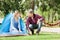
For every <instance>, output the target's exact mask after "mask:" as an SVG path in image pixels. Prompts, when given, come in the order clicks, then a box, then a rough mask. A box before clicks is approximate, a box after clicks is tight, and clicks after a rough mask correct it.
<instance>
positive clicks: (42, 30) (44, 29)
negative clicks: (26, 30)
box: [41, 27, 60, 33]
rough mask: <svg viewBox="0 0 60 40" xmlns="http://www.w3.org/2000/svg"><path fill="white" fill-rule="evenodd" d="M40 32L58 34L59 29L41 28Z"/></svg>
mask: <svg viewBox="0 0 60 40" xmlns="http://www.w3.org/2000/svg"><path fill="white" fill-rule="evenodd" d="M41 32H55V33H60V28H59V27H58V28H51V27H42V28H41Z"/></svg>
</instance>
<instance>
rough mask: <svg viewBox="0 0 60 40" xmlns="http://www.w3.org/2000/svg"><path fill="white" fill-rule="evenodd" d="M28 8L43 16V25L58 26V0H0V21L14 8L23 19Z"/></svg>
mask: <svg viewBox="0 0 60 40" xmlns="http://www.w3.org/2000/svg"><path fill="white" fill-rule="evenodd" d="M28 9H33V10H34V13H36V14H39V15H41V16H43V17H44V18H45V22H46V24H45V23H44V25H45V26H48V25H49V26H50V27H51V26H54V27H55V26H57V27H60V0H0V21H2V20H3V18H4V17H5V16H6V15H7V14H9V13H10V12H11V11H12V12H13V11H14V10H19V11H20V12H21V13H22V14H23V19H24V20H25V17H26V13H27V11H28ZM0 23H1V22H0Z"/></svg>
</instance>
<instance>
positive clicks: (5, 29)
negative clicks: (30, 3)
mask: <svg viewBox="0 0 60 40" xmlns="http://www.w3.org/2000/svg"><path fill="white" fill-rule="evenodd" d="M12 17H13V14H11V13H10V14H8V15H7V16H6V17H5V18H4V20H3V22H2V25H1V28H0V36H2V35H3V36H10V35H25V34H27V31H26V25H25V23H24V22H23V20H22V19H21V18H20V19H19V23H20V28H21V31H22V32H10V24H11V18H12Z"/></svg>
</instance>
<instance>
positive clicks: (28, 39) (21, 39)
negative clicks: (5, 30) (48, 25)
mask: <svg viewBox="0 0 60 40" xmlns="http://www.w3.org/2000/svg"><path fill="white" fill-rule="evenodd" d="M0 40H60V34H56V33H46V32H41V33H40V35H31V36H15V37H0Z"/></svg>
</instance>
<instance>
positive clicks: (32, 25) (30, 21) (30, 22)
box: [26, 9, 43, 34]
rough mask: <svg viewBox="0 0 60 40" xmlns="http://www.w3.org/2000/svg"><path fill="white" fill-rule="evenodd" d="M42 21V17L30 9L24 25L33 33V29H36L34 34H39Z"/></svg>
mask: <svg viewBox="0 0 60 40" xmlns="http://www.w3.org/2000/svg"><path fill="white" fill-rule="evenodd" d="M42 21H43V17H41V16H39V15H37V14H34V13H33V10H32V9H30V10H29V11H28V18H27V21H26V26H27V29H28V32H29V30H30V31H31V32H32V34H34V29H37V31H36V34H39V32H40V30H41V26H42Z"/></svg>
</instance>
